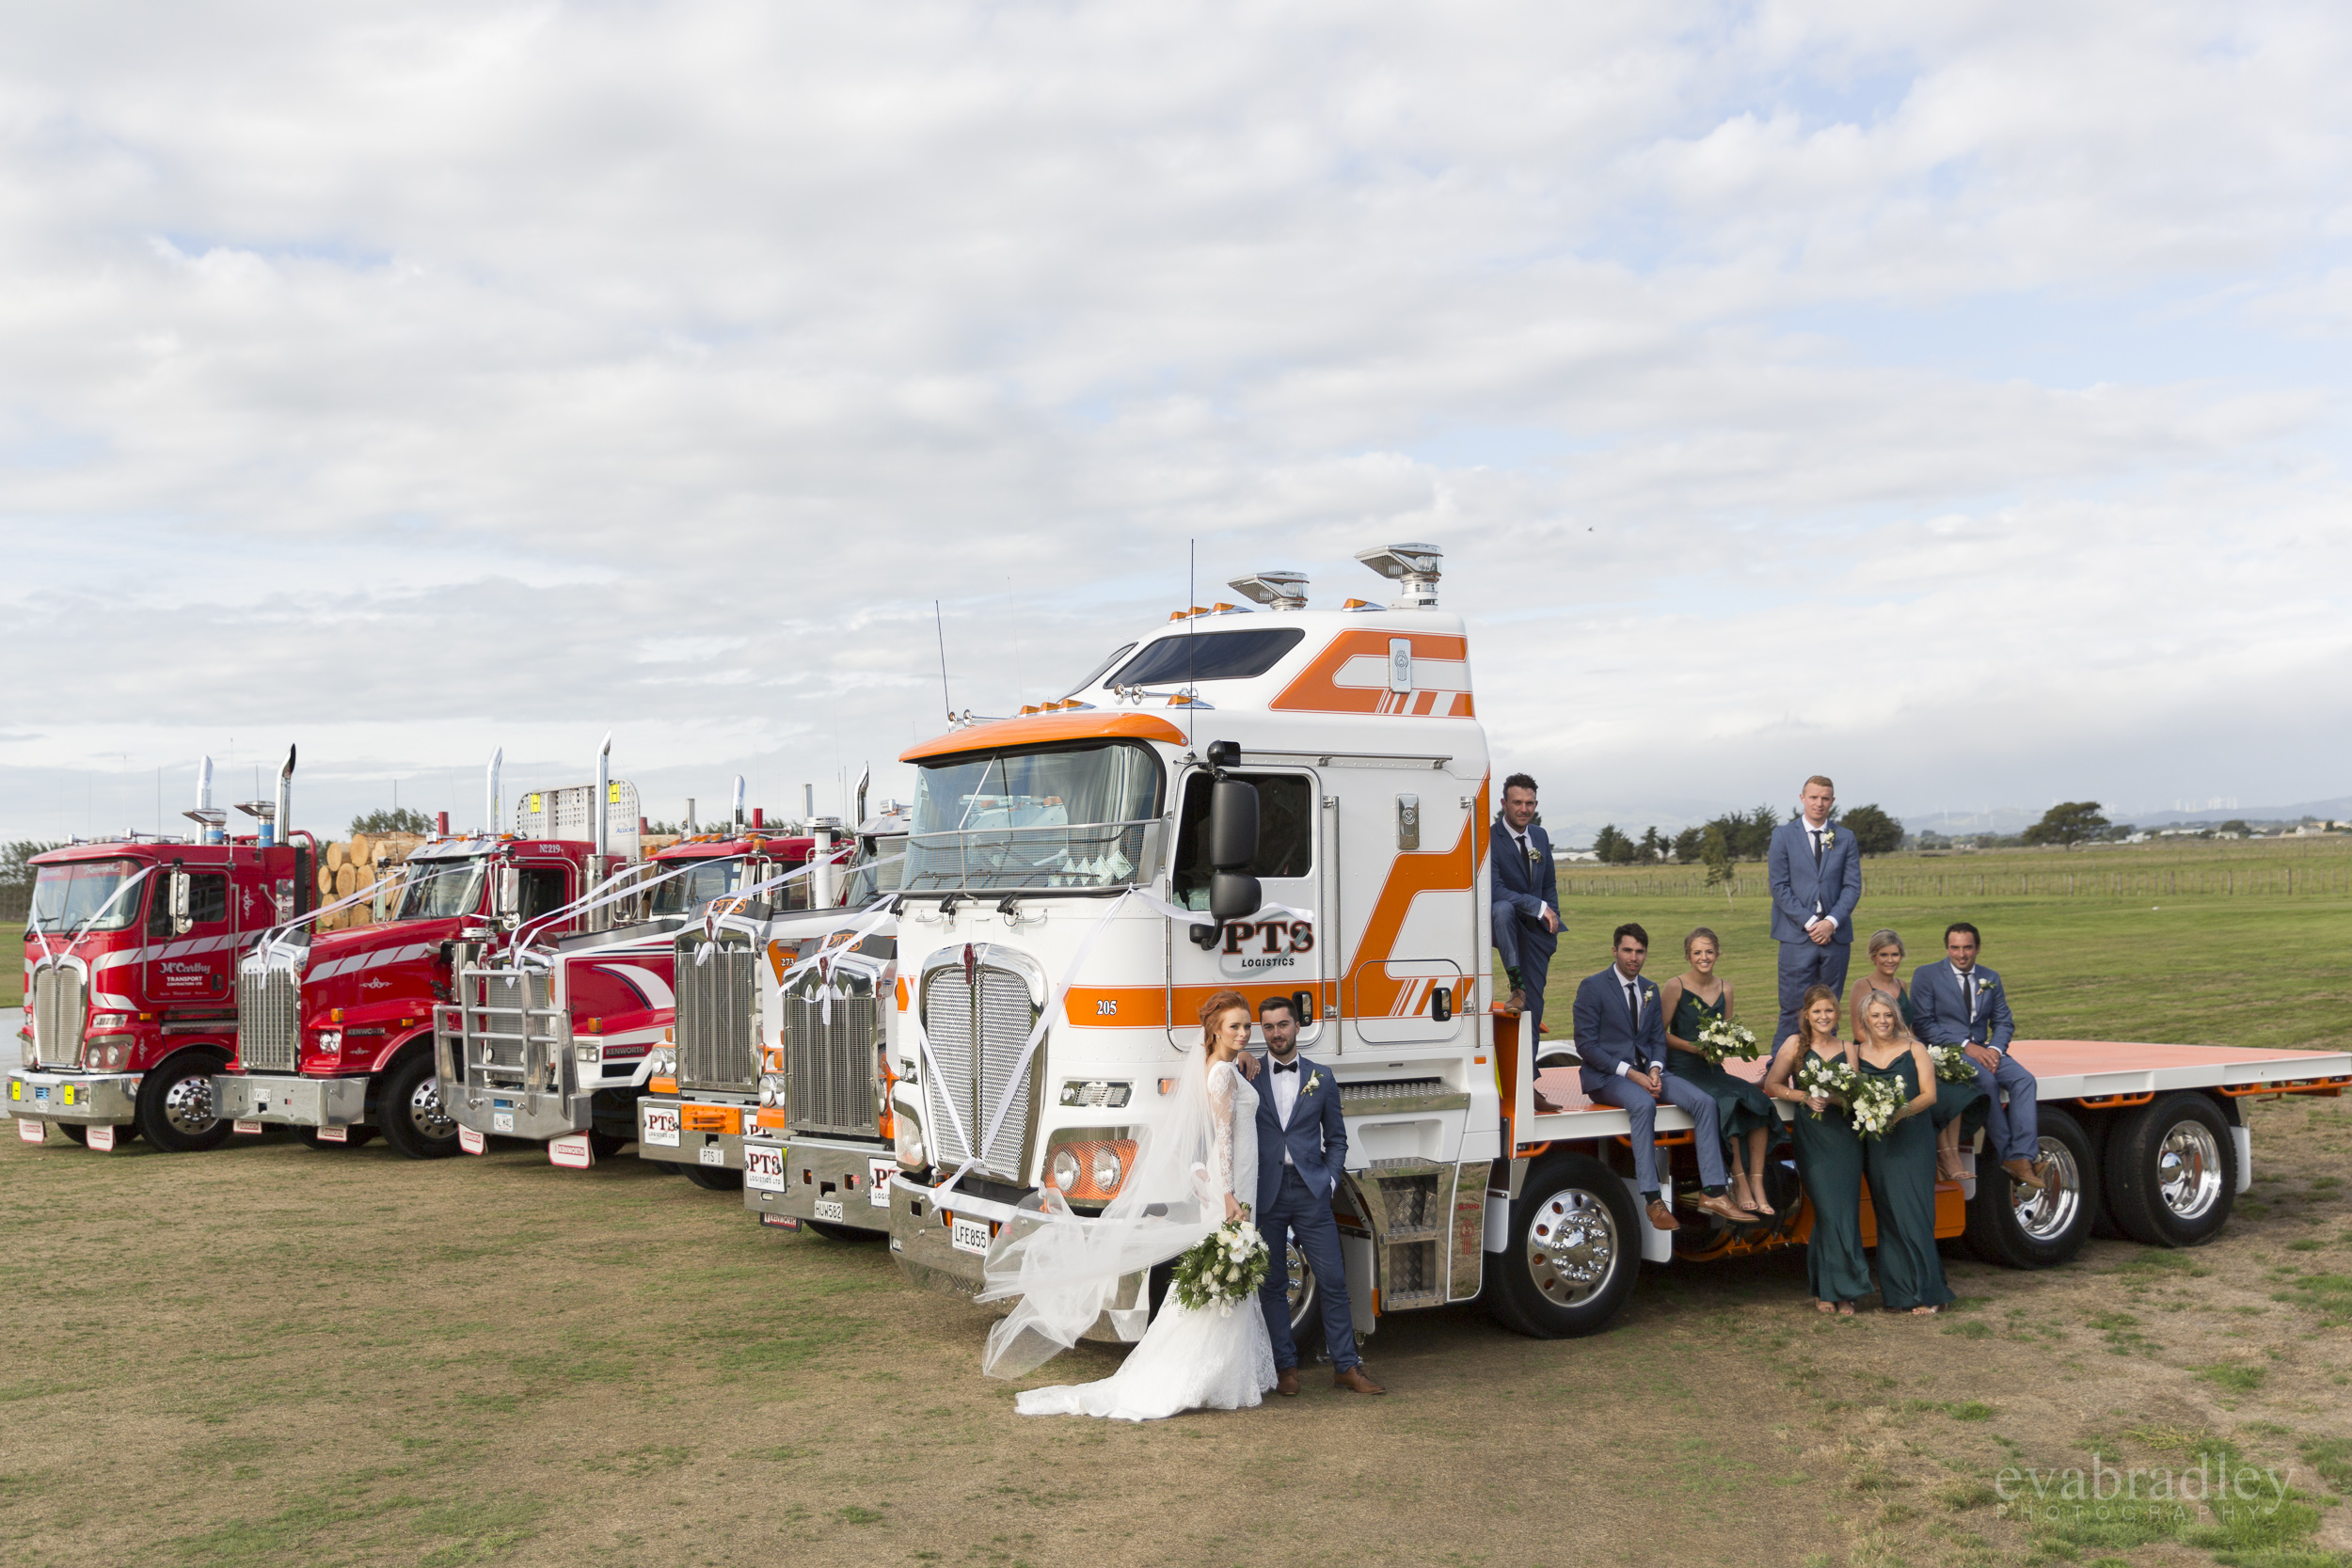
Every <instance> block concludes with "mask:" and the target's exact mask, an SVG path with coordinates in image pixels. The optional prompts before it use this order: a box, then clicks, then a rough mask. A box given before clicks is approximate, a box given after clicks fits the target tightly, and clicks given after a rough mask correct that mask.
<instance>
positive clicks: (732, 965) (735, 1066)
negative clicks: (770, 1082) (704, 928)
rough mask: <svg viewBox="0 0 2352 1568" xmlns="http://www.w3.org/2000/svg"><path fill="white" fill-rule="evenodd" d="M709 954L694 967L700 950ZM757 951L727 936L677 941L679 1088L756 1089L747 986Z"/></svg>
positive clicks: (755, 1052) (756, 1058)
mask: <svg viewBox="0 0 2352 1568" xmlns="http://www.w3.org/2000/svg"><path fill="white" fill-rule="evenodd" d="M705 946H708V947H710V948H711V949H712V951H711V953H710V956H709V958H708V960H707V961H706V962H701V963H697V962H696V961H695V959H696V958H697V957H698V956H699V955H700V953H701V950H702V949H703V948H704V947H705ZM758 961H759V954H758V950H757V949H755V948H754V947H753V946H752V945H751V944H750V943H749V942H748V941H746V940H745V939H744V938H743V937H742V936H740V935H739V934H738V933H736V932H733V931H725V932H722V933H720V936H719V939H718V941H716V942H706V940H705V939H704V936H703V934H702V933H701V932H700V931H694V932H691V933H690V934H688V935H685V936H681V937H680V938H679V939H678V942H677V965H676V974H675V979H674V980H673V981H672V982H671V983H672V985H673V986H674V987H675V989H676V991H677V1017H676V1020H675V1029H676V1038H677V1077H678V1083H679V1085H681V1086H682V1087H687V1088H697V1089H731V1090H734V1091H737V1092H739V1093H742V1094H749V1093H751V1092H752V1091H753V1090H754V1089H755V1088H757V1087H758V1085H759V1052H758V1050H757V1048H756V1046H755V1043H754V1035H753V1028H752V1008H753V1006H754V1005H755V1001H756V997H755V992H754V991H753V989H752V983H753V980H754V979H755V976H756V975H757V974H758V968H757V966H758Z"/></svg>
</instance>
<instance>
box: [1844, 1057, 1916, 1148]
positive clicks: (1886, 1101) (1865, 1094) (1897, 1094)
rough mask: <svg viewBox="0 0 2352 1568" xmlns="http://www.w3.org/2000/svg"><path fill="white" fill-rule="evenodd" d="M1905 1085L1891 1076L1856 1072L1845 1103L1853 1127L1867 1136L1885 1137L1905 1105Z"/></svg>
mask: <svg viewBox="0 0 2352 1568" xmlns="http://www.w3.org/2000/svg"><path fill="white" fill-rule="evenodd" d="M1905 1098H1906V1096H1905V1095H1904V1094H1903V1088H1902V1085H1900V1084H1899V1083H1897V1082H1896V1081H1895V1080H1894V1079H1892V1078H1881V1077H1879V1076H1878V1075H1877V1074H1875V1073H1868V1072H1865V1073H1859V1074H1856V1075H1855V1078H1854V1084H1853V1086H1852V1087H1851V1088H1850V1089H1848V1090H1847V1091H1846V1105H1847V1108H1848V1110H1849V1111H1850V1112H1851V1114H1852V1116H1853V1130H1854V1131H1855V1132H1858V1133H1860V1134H1861V1135H1862V1136H1864V1137H1866V1138H1883V1137H1884V1136H1886V1130H1887V1129H1888V1128H1890V1127H1892V1126H1894V1125H1895V1117H1897V1116H1898V1115H1899V1114H1900V1113H1901V1111H1902V1108H1903V1101H1904V1100H1905Z"/></svg>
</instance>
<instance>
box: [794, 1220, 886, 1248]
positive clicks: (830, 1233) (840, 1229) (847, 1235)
mask: <svg viewBox="0 0 2352 1568" xmlns="http://www.w3.org/2000/svg"><path fill="white" fill-rule="evenodd" d="M806 1224H807V1226H808V1227H809V1228H810V1229H811V1230H814V1231H816V1232H817V1234H818V1235H819V1236H822V1237H824V1238H825V1240H827V1241H829V1242H848V1243H852V1244H856V1243H865V1242H884V1241H888V1240H889V1239H890V1232H889V1231H887V1230H860V1229H859V1228H858V1227H856V1226H853V1225H835V1224H834V1222H833V1221H831V1220H809V1221H807V1222H806Z"/></svg>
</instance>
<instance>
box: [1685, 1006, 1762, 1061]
mask: <svg viewBox="0 0 2352 1568" xmlns="http://www.w3.org/2000/svg"><path fill="white" fill-rule="evenodd" d="M1692 1044H1693V1045H1695V1046H1697V1047H1698V1048H1699V1054H1700V1055H1702V1056H1704V1057H1706V1058H1707V1059H1708V1061H1710V1062H1712V1063H1714V1064H1715V1065H1716V1066H1717V1067H1721V1066H1723V1064H1724V1057H1726V1056H1737V1057H1739V1058H1740V1060H1741V1061H1743V1062H1753V1061H1755V1060H1756V1057H1757V1055H1758V1054H1760V1053H1759V1051H1758V1049H1757V1047H1756V1031H1755V1030H1753V1029H1751V1028H1749V1027H1748V1026H1747V1025H1746V1024H1744V1023H1734V1022H1731V1020H1729V1019H1727V1018H1719V1019H1717V1020H1715V1021H1714V1022H1711V1023H1709V1024H1708V1026H1707V1027H1706V1028H1704V1029H1702V1030H1700V1031H1699V1037H1698V1038H1697V1039H1695V1040H1693V1041H1692Z"/></svg>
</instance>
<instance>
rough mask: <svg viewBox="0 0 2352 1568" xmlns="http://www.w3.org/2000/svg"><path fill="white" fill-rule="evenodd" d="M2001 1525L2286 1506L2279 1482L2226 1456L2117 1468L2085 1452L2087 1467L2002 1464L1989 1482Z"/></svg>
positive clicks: (2260, 1510) (2253, 1510)
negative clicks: (2017, 1521)
mask: <svg viewBox="0 0 2352 1568" xmlns="http://www.w3.org/2000/svg"><path fill="white" fill-rule="evenodd" d="M1993 1492H1994V1496H1995V1497H1999V1498H2000V1507H1999V1509H1998V1511H1997V1512H1998V1513H1999V1514H2000V1516H2001V1517H2002V1518H2004V1519H2024V1520H2028V1521H2032V1522H2036V1523H2041V1524H2061V1523H2063V1524H2079V1523H2082V1522H2085V1521H2099V1522H2118V1521H2125V1520H2135V1519H2137V1520H2148V1521H2160V1520H2177V1521H2184V1522H2185V1520H2186V1519H2187V1518H2189V1517H2190V1516H2192V1515H2194V1514H2196V1513H2202V1512H2205V1511H2207V1510H2217V1511H2221V1512H2227V1513H2233V1514H2238V1515H2243V1514H2246V1513H2272V1512H2275V1511H2276V1510H2277V1509H2278V1508H2279V1506H2280V1504H2281V1503H2283V1502H2285V1501H2286V1497H2287V1481H2286V1478H2285V1477H2284V1476H2281V1475H2280V1474H2279V1472H2278V1471H2276V1470H2270V1469H2264V1468H2260V1467H2258V1466H2256V1465H2249V1464H2246V1463H2244V1462H2243V1461H2241V1460H2238V1459H2235V1458H2233V1457H2231V1456H2230V1455H2227V1454H2221V1453H2211V1454H2201V1455H2199V1456H2198V1460H2197V1463H2196V1464H2195V1465H2183V1466H2182V1467H2181V1468H2180V1469H2177V1470H2175V1469H2171V1468H2169V1466H2166V1465H2153V1466H2148V1465H2132V1466H2130V1467H2129V1468H2123V1467H2120V1466H2117V1465H2109V1464H2108V1463H2106V1458H2105V1456H2103V1455H2101V1454H2098V1453H2095V1452H2094V1453H2093V1454H2092V1455H2091V1456H2090V1470H2089V1471H2087V1472H2086V1471H2085V1470H2084V1469H2083V1468H2082V1467H2081V1466H2080V1465H2067V1466H2066V1467H2064V1468H2063V1469H2049V1470H2043V1469H2039V1468H2036V1467H2034V1466H2032V1465H2024V1466H2019V1465H2010V1466H2009V1467H2007V1468H2005V1469H2003V1470H2002V1471H2001V1473H2000V1474H1999V1475H1997V1476H1994V1478H1993Z"/></svg>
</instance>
